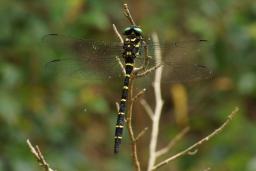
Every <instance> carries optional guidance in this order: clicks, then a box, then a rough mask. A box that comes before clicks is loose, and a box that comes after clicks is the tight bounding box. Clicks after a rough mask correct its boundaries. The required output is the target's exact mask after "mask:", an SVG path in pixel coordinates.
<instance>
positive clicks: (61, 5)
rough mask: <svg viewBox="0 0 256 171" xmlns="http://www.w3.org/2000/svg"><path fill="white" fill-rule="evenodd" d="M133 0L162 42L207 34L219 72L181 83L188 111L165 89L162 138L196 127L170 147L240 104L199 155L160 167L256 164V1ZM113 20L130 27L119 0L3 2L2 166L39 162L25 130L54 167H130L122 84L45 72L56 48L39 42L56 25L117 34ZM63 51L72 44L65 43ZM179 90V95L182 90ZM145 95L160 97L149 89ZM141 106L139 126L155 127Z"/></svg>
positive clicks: (144, 145) (222, 168) (196, 169)
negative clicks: (118, 105) (121, 133)
mask: <svg viewBox="0 0 256 171" xmlns="http://www.w3.org/2000/svg"><path fill="white" fill-rule="evenodd" d="M127 3H128V5H129V7H130V10H131V12H132V14H133V16H134V19H135V20H136V22H137V23H138V24H139V25H140V26H141V27H142V28H143V30H144V32H145V33H147V34H149V35H150V33H151V32H152V31H156V32H157V33H158V34H159V37H160V38H161V39H163V40H173V39H180V38H181V39H186V38H187V37H191V36H196V37H202V38H204V39H207V40H208V44H207V45H206V48H205V49H206V50H205V51H204V52H202V53H203V55H204V62H205V64H206V65H208V67H209V68H211V69H212V70H213V71H214V76H213V77H212V78H211V79H209V80H206V81H202V82H199V83H193V84H189V85H186V86H181V85H179V87H180V88H181V89H182V90H183V88H184V89H185V90H186V92H187V93H185V95H184V94H183V95H181V99H183V100H184V99H186V98H188V106H183V107H184V108H185V107H187V108H188V115H187V112H186V111H185V112H184V111H183V113H182V111H181V114H177V111H179V110H178V108H175V105H173V104H175V101H174V100H173V99H174V98H173V93H171V92H172V91H173V86H164V87H163V92H164V93H163V94H164V98H165V106H164V114H163V115H162V120H161V127H160V140H159V145H160V146H164V144H167V143H168V141H169V140H170V139H171V138H172V137H173V136H174V135H175V134H176V133H177V132H179V130H181V128H182V127H184V125H187V124H188V125H190V126H191V129H192V130H191V132H190V133H189V134H188V136H187V137H186V138H185V139H184V140H183V141H182V142H181V143H179V144H178V146H177V148H175V149H174V150H173V151H172V153H174V152H175V151H178V150H179V149H183V148H185V147H186V146H188V145H189V144H192V143H194V142H196V141H197V140H199V139H200V138H202V137H203V136H205V135H207V134H208V133H210V132H211V131H212V130H214V129H215V128H217V127H218V126H219V125H220V124H221V123H222V122H223V121H224V120H225V118H226V116H227V115H228V114H229V113H230V112H231V110H233V108H234V107H235V106H238V107H240V112H239V115H237V117H236V118H235V119H234V121H232V123H231V124H230V125H229V126H228V127H227V128H226V129H225V130H224V132H223V133H221V134H220V135H218V136H217V137H215V138H214V139H212V140H211V141H209V142H208V143H207V144H205V145H203V146H202V147H201V148H200V150H199V152H198V153H197V154H196V155H193V156H186V157H183V158H182V159H179V160H177V161H174V162H172V163H170V164H169V165H168V166H165V167H163V168H162V169H160V170H173V171H175V170H177V171H181V170H182V171H183V170H184V171H203V170H204V169H206V168H208V167H210V168H212V170H218V171H242V170H243V171H255V170H256V136H255V131H256V126H255V119H256V77H255V74H256V59H255V52H256V51H255V49H256V46H255V45H256V3H255V1H253V0H244V1H241V0H217V1H213V0H194V1H185V0H181V1H178V0H176V1H175V0H174V1H167V0H166V1H164V0H158V1H153V0H150V1H146V0H137V1H128V2H127ZM113 23H115V24H116V25H117V27H118V28H119V29H120V30H122V29H124V28H125V27H126V26H128V25H129V23H128V21H127V20H126V18H125V17H124V16H123V14H122V2H119V1H100V0H89V1H82V0H73V1H71V0H70V1H60V0H58V1H50V0H37V1H32V0H26V1H25V0H24V1H15V0H11V1H9V0H2V1H1V2H0V80H1V82H0V140H1V141H0V171H16V170H17V171H30V170H31V171H32V170H39V169H40V168H39V166H38V165H37V163H36V161H35V160H34V158H33V157H32V155H31V154H30V151H29V149H28V148H27V146H26V139H27V138H29V139H30V140H31V141H32V143H33V144H38V145H39V146H40V147H41V149H42V151H43V152H44V154H45V157H46V159H47V161H49V163H50V164H51V166H52V167H53V168H56V169H58V170H60V171H70V170H111V171H113V170H122V171H125V170H127V171H128V170H131V169H132V165H131V159H130V155H129V154H130V146H129V140H128V137H127V132H125V138H124V143H123V144H122V149H121V153H120V154H119V155H116V156H114V155H113V153H112V151H113V131H114V124H115V120H116V118H115V117H116V109H115V101H119V96H120V92H121V83H120V82H117V83H115V82H112V83H109V84H107V83H104V82H99V83H97V82H95V83H94V82H92V83H85V82H84V81H83V80H79V79H75V81H70V80H69V77H67V78H66V79H59V77H58V74H47V73H46V72H45V69H44V67H43V66H44V65H43V64H44V63H45V59H46V57H47V56H50V55H53V50H54V49H51V48H49V47H48V48H47V47H45V46H43V45H42V42H41V38H42V36H43V35H45V34H47V33H55V32H57V33H62V34H65V35H72V36H76V37H86V38H92V39H96V40H98V39H104V40H113V39H115V35H114V32H113V30H112V24H113ZM59 55H66V52H63V51H60V52H59ZM201 55H202V54H201ZM70 79H71V78H70ZM176 88H177V87H176ZM175 90H176V91H175V92H178V93H179V90H180V89H179V88H178V90H177V89H175ZM182 90H180V91H182ZM181 94H182V93H181ZM146 98H147V99H148V101H149V102H150V103H152V104H154V99H153V98H154V96H153V94H152V93H151V89H149V91H148V92H147V93H146ZM181 101H182V100H181ZM176 103H178V102H176ZM181 103H182V102H181ZM135 111H136V112H135V115H136V117H135V119H134V128H135V130H136V132H139V130H141V129H142V128H143V127H145V126H150V120H149V119H148V117H147V115H146V114H145V112H144V110H143V108H142V107H141V106H140V105H139V104H138V105H136V108H135ZM175 113H176V114H177V115H175ZM180 118H181V119H180ZM186 120H188V122H187V121H186ZM148 138H149V135H148V134H147V135H146V136H144V137H143V138H142V139H141V141H140V143H139V156H140V158H141V160H142V165H143V168H145V166H146V161H147V151H148ZM167 156H168V155H167Z"/></svg>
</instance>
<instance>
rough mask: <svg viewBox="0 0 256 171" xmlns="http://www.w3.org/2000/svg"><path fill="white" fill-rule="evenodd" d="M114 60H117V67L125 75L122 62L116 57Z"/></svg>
mask: <svg viewBox="0 0 256 171" xmlns="http://www.w3.org/2000/svg"><path fill="white" fill-rule="evenodd" d="M116 60H117V62H118V64H119V66H120V68H121V70H122V73H123V75H125V68H124V65H123V63H122V61H121V60H120V58H119V57H118V56H116Z"/></svg>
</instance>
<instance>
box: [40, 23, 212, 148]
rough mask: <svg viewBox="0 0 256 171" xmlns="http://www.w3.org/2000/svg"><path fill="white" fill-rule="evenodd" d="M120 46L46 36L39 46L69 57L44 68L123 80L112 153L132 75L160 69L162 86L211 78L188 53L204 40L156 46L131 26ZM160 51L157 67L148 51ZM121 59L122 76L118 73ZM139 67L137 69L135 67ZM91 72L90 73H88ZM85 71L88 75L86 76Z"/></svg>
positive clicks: (119, 138) (117, 145) (120, 131)
mask: <svg viewBox="0 0 256 171" xmlns="http://www.w3.org/2000/svg"><path fill="white" fill-rule="evenodd" d="M123 37H124V40H123V42H122V43H121V42H108V41H95V40H91V39H80V38H79V39H77V38H72V37H69V36H65V35H60V34H48V35H45V36H44V37H43V42H46V44H48V45H49V46H53V47H58V48H62V49H70V50H71V52H72V54H74V56H75V57H74V56H73V55H64V56H59V57H57V58H54V59H52V60H50V61H48V62H47V63H46V66H47V67H48V66H53V67H58V66H61V67H64V70H65V71H71V73H79V75H82V76H83V78H84V79H90V78H89V77H93V75H94V72H95V71H100V72H101V73H103V75H104V76H101V77H100V78H103V79H104V78H106V79H113V78H119V77H123V87H122V93H121V100H120V103H119V111H118V113H117V121H116V126H115V136H114V153H118V152H119V151H120V145H121V142H122V135H123V129H124V123H125V113H126V102H127V100H128V91H129V88H130V87H129V82H130V79H131V77H132V76H133V74H134V73H136V74H138V73H139V72H136V69H137V71H138V70H140V69H141V71H145V70H147V71H149V70H150V69H152V68H154V67H155V68H157V66H160V65H162V66H164V69H166V71H165V72H163V82H167V83H173V82H184V81H194V80H199V79H206V78H209V77H210V76H211V75H212V72H211V70H209V69H208V67H206V66H204V65H201V64H197V63H193V58H192V57H189V56H193V54H192V53H191V51H192V52H195V51H197V48H196V47H198V46H199V47H200V46H201V44H204V43H205V42H206V40H202V39H196V40H188V41H180V42H164V43H163V44H161V45H159V44H156V43H155V42H153V41H152V40H150V39H146V38H145V37H144V36H143V32H142V29H141V28H140V27H138V26H135V25H131V26H129V27H127V28H125V29H124V31H123ZM155 48H160V49H163V50H167V52H166V53H165V54H164V56H166V57H165V58H164V59H163V60H162V61H161V63H159V62H156V60H155V59H154V56H153V55H152V50H151V49H155ZM120 56H121V58H122V62H123V72H122V71H121V70H120V63H119V62H120V61H119V62H118V60H117V59H120V58H119V57H120ZM138 66H139V67H138ZM91 69H92V72H90V70H91ZM88 71H89V72H88Z"/></svg>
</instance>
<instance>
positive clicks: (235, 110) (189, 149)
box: [152, 107, 239, 170]
mask: <svg viewBox="0 0 256 171" xmlns="http://www.w3.org/2000/svg"><path fill="white" fill-rule="evenodd" d="M238 110H239V108H238V107H236V108H235V109H234V110H233V111H232V112H231V113H230V114H229V115H228V117H227V119H226V121H225V122H224V123H223V124H222V125H221V126H220V127H219V128H217V129H215V130H214V131H213V132H212V133H211V134H209V135H208V136H206V137H205V138H203V139H201V140H200V141H198V142H196V143H195V144H193V145H191V146H190V147H188V148H186V149H185V150H183V151H181V152H179V153H177V154H175V155H173V156H171V157H169V158H167V159H165V160H164V161H162V162H160V163H158V164H156V165H155V166H154V167H153V168H152V170H156V169H158V168H160V167H162V166H164V165H166V164H168V163H169V162H171V161H173V160H175V159H177V158H179V157H181V156H184V155H187V154H189V153H190V152H191V151H193V150H196V151H197V149H196V148H197V147H198V146H200V145H202V144H203V143H205V142H207V141H209V140H210V139H211V138H212V137H214V136H215V135H217V134H219V133H220V132H221V131H222V130H223V129H224V128H225V127H226V126H227V125H228V124H229V122H230V121H231V120H232V119H233V117H234V116H235V114H236V113H237V112H238Z"/></svg>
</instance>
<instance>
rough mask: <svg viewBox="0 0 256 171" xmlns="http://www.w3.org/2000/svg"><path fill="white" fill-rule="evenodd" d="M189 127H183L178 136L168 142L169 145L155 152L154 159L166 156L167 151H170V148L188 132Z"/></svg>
mask: <svg viewBox="0 0 256 171" xmlns="http://www.w3.org/2000/svg"><path fill="white" fill-rule="evenodd" d="M189 129H190V128H189V127H188V126H187V127H185V128H184V129H183V130H182V131H181V132H180V133H179V134H177V135H176V136H175V137H174V138H173V139H172V140H171V141H170V142H169V144H168V145H167V146H166V147H164V148H162V149H161V150H159V151H157V152H156V157H159V156H162V155H164V154H166V153H167V152H168V151H170V149H171V148H173V146H174V145H176V144H177V142H179V141H180V140H181V139H182V138H183V137H184V136H185V135H186V134H187V133H188V131H189Z"/></svg>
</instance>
